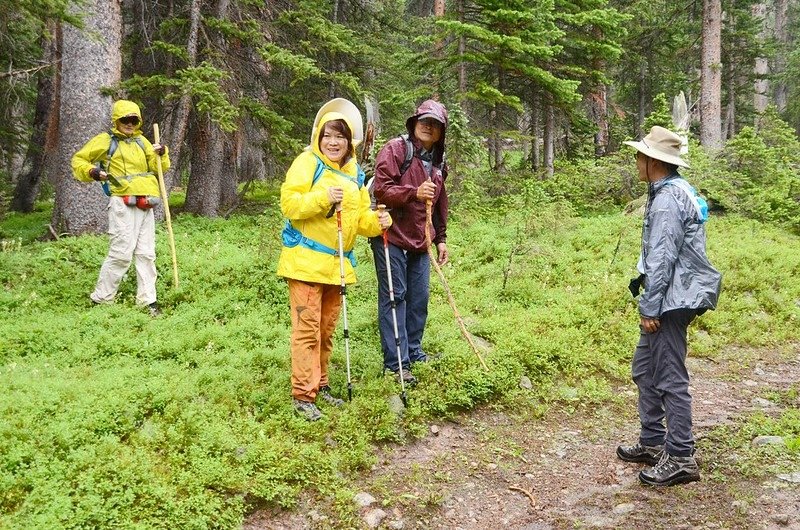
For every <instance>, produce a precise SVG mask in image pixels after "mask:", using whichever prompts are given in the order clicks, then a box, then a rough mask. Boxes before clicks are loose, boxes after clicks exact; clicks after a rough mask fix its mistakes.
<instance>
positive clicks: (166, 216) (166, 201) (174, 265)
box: [153, 123, 178, 289]
mask: <svg viewBox="0 0 800 530" xmlns="http://www.w3.org/2000/svg"><path fill="white" fill-rule="evenodd" d="M159 136H160V135H159V134H158V124H157V123H154V124H153V140H155V143H157V144H160V143H161V140H160V138H159ZM156 167H157V168H158V189H159V190H160V191H161V204H163V205H164V219H166V221H167V235H169V249H170V251H171V252H172V281H173V286H174V287H175V288H176V289H177V288H178V258H177V256H176V255H175V236H174V235H173V233H172V218H171V217H170V215H169V195H167V186H166V185H165V184H164V171H163V170H162V169H161V156H160V155H159V154H157V153H156Z"/></svg>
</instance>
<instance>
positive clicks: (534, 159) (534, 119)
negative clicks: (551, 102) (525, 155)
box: [531, 92, 542, 171]
mask: <svg viewBox="0 0 800 530" xmlns="http://www.w3.org/2000/svg"><path fill="white" fill-rule="evenodd" d="M541 102H542V98H541V96H540V95H539V94H538V92H534V93H533V96H532V98H531V169H532V170H533V171H539V168H540V167H541V165H542V162H541V151H540V150H539V130H540V126H539V124H540V122H541V121H542V103H541Z"/></svg>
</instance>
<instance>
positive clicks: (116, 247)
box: [90, 196, 156, 305]
mask: <svg viewBox="0 0 800 530" xmlns="http://www.w3.org/2000/svg"><path fill="white" fill-rule="evenodd" d="M108 235H109V238H110V241H109V248H108V256H107V257H106V260H105V261H104V262H103V266H102V267H100V277H99V278H98V279H97V285H96V286H95V288H94V292H93V293H92V294H91V295H90V298H91V299H92V300H93V301H94V302H97V303H103V302H111V301H112V300H113V299H114V296H115V295H116V294H117V289H118V288H119V283H120V281H122V277H123V276H124V275H125V273H126V272H127V271H128V268H129V267H130V265H131V260H132V259H133V258H134V257H135V258H136V302H137V303H138V304H142V305H148V304H152V303H153V302H155V301H156V225H155V217H154V215H153V210H152V209H150V210H141V209H139V208H137V207H135V206H127V205H126V204H125V203H124V202H122V197H116V196H115V197H111V199H110V200H109V202H108Z"/></svg>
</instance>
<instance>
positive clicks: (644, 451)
mask: <svg viewBox="0 0 800 530" xmlns="http://www.w3.org/2000/svg"><path fill="white" fill-rule="evenodd" d="M663 451H664V446H663V445H642V444H641V442H636V444H634V445H619V446H617V457H619V459H620V460H624V461H625V462H639V463H642V464H647V465H648V466H654V465H656V464H658V460H659V459H660V458H661V453H662V452H663Z"/></svg>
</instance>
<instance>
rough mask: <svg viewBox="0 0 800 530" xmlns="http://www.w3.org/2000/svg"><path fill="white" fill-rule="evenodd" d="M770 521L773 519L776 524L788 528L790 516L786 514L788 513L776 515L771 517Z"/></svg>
mask: <svg viewBox="0 0 800 530" xmlns="http://www.w3.org/2000/svg"><path fill="white" fill-rule="evenodd" d="M770 519H772V520H773V521H774V522H775V524H778V525H781V526H788V525H789V514H786V513H776V514H775V515H773V516H772V517H770Z"/></svg>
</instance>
